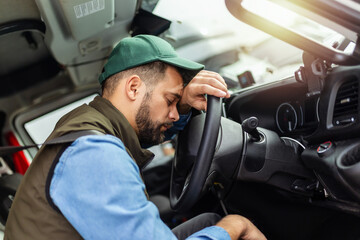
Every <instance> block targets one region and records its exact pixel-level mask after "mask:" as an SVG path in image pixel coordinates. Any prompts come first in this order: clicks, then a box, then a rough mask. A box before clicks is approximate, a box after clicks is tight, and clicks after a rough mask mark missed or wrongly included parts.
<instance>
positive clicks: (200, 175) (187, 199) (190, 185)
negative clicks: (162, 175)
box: [170, 95, 222, 211]
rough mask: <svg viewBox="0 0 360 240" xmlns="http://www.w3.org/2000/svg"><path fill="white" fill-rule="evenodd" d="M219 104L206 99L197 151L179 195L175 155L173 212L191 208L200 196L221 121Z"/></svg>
mask: <svg viewBox="0 0 360 240" xmlns="http://www.w3.org/2000/svg"><path fill="white" fill-rule="evenodd" d="M221 102H222V101H221V98H218V97H214V96H210V95H208V97H207V113H206V117H205V123H204V126H203V134H202V137H201V141H200V145H199V149H198V152H197V155H196V158H195V162H194V165H193V167H192V169H191V171H190V173H189V174H188V175H187V177H186V180H185V182H184V185H183V187H182V190H181V193H179V191H178V190H179V187H178V186H177V185H178V183H177V181H176V179H177V177H178V176H177V172H176V167H175V164H176V158H177V153H176V155H175V160H174V162H173V165H172V171H171V183H170V205H171V208H172V209H173V210H176V211H185V210H187V209H189V208H191V207H192V206H193V205H194V204H195V202H196V201H197V200H198V198H199V197H200V195H201V192H202V188H203V186H204V184H205V181H206V178H207V176H208V173H209V170H210V166H211V163H212V159H213V157H214V154H215V147H216V143H217V138H218V134H219V127H220V119H221ZM177 152H178V151H177Z"/></svg>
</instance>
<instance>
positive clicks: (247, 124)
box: [241, 117, 261, 142]
mask: <svg viewBox="0 0 360 240" xmlns="http://www.w3.org/2000/svg"><path fill="white" fill-rule="evenodd" d="M258 125H259V120H258V119H257V117H249V118H247V119H245V120H244V121H243V122H242V124H241V126H242V129H243V130H244V131H245V132H247V133H248V134H249V135H250V137H251V139H252V140H253V141H255V142H258V141H260V140H261V136H260V133H259V131H258V130H257V129H256V127H257V126H258Z"/></svg>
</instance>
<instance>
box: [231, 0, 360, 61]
mask: <svg viewBox="0 0 360 240" xmlns="http://www.w3.org/2000/svg"><path fill="white" fill-rule="evenodd" d="M225 2H226V6H227V8H228V10H229V11H230V13H231V14H232V15H233V16H235V17H236V18H237V19H239V20H240V21H242V22H244V23H246V24H249V25H251V26H253V27H255V28H257V29H259V30H261V31H263V32H266V33H268V34H270V35H272V36H274V37H276V38H279V39H280V40H283V41H285V42H287V43H289V44H291V45H293V46H295V47H297V48H300V49H302V50H304V51H305V52H308V53H310V54H311V55H313V56H315V57H318V58H321V59H323V60H326V61H328V62H330V63H335V64H338V65H348V66H349V65H358V64H360V51H359V44H360V41H359V39H358V35H359V33H360V4H359V3H357V2H356V1H350V0H347V1H338V0H317V1H313V0H303V1H298V0H225ZM308 26H314V28H313V29H310V28H309V27H308Z"/></svg>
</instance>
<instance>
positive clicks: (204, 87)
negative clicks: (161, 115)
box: [178, 70, 230, 114]
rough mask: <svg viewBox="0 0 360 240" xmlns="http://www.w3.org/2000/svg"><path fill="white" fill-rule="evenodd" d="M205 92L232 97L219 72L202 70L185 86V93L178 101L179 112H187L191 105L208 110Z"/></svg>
mask: <svg viewBox="0 0 360 240" xmlns="http://www.w3.org/2000/svg"><path fill="white" fill-rule="evenodd" d="M204 94H208V95H214V96H216V97H225V98H228V97H230V94H229V92H228V91H227V85H226V83H225V80H224V79H223V78H222V77H221V76H220V75H219V74H218V73H215V72H211V71H206V70H202V71H200V72H199V73H198V74H197V75H196V76H195V77H194V78H193V79H192V80H191V81H190V82H189V84H188V85H187V86H186V87H185V88H184V92H183V95H182V97H181V99H180V101H179V103H178V110H179V113H180V114H186V113H188V112H189V111H190V109H191V107H193V108H196V109H198V110H206V99H205V97H204Z"/></svg>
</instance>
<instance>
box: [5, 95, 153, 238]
mask: <svg viewBox="0 0 360 240" xmlns="http://www.w3.org/2000/svg"><path fill="white" fill-rule="evenodd" d="M82 130H97V131H100V132H102V133H105V134H111V135H113V136H116V137H118V138H120V139H121V140H122V142H123V143H124V145H125V147H126V150H127V152H128V153H129V155H130V156H131V157H132V158H133V159H134V160H135V162H136V163H137V165H138V166H139V168H140V169H141V168H142V167H143V166H144V165H145V164H146V163H147V162H149V161H150V160H151V159H152V158H153V156H154V155H153V154H152V153H151V152H150V151H148V150H145V149H142V148H141V146H140V143H139V140H138V138H137V135H136V133H135V131H134V129H133V128H132V127H131V125H130V124H129V122H128V121H127V120H126V118H125V117H124V115H123V114H122V113H121V112H119V111H118V110H117V109H116V108H115V107H114V106H113V105H112V104H111V103H110V102H109V101H108V100H106V99H104V98H102V97H96V98H95V99H94V100H93V101H92V102H91V103H90V104H89V105H83V106H80V107H78V108H76V109H75V110H73V111H71V112H70V113H68V114H66V115H65V116H63V117H62V118H61V119H60V120H59V122H58V123H57V124H56V126H55V129H54V131H53V132H52V133H51V135H50V136H49V138H48V139H53V138H56V137H59V136H62V135H65V134H67V133H70V132H74V131H82ZM64 147H66V145H64V144H60V145H52V146H50V145H47V146H44V147H42V148H41V149H40V150H39V152H38V154H37V155H36V157H35V158H34V160H33V162H32V163H31V165H30V167H29V169H28V170H27V172H26V174H25V176H24V178H23V180H22V182H21V184H20V186H19V188H18V190H17V192H16V196H15V199H14V202H13V204H12V207H11V210H10V214H9V217H8V220H7V223H6V227H5V238H4V239H5V240H25V239H36V240H42V239H44V240H45V239H46V240H49V239H56V240H61V239H64V240H65V239H66V240H71V239H82V237H81V236H80V235H79V234H78V232H77V231H76V230H75V229H74V228H73V227H72V226H71V225H70V223H69V222H68V221H67V220H66V219H65V217H64V216H63V215H62V214H61V213H59V212H57V211H56V210H54V209H53V208H52V207H51V206H50V204H49V202H48V201H47V198H46V180H47V177H48V175H49V171H50V168H51V165H52V164H53V162H54V160H55V159H56V156H57V154H58V153H59V152H61V149H62V148H64ZM99 164H101V163H99ZM99 181H101V180H99Z"/></svg>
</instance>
